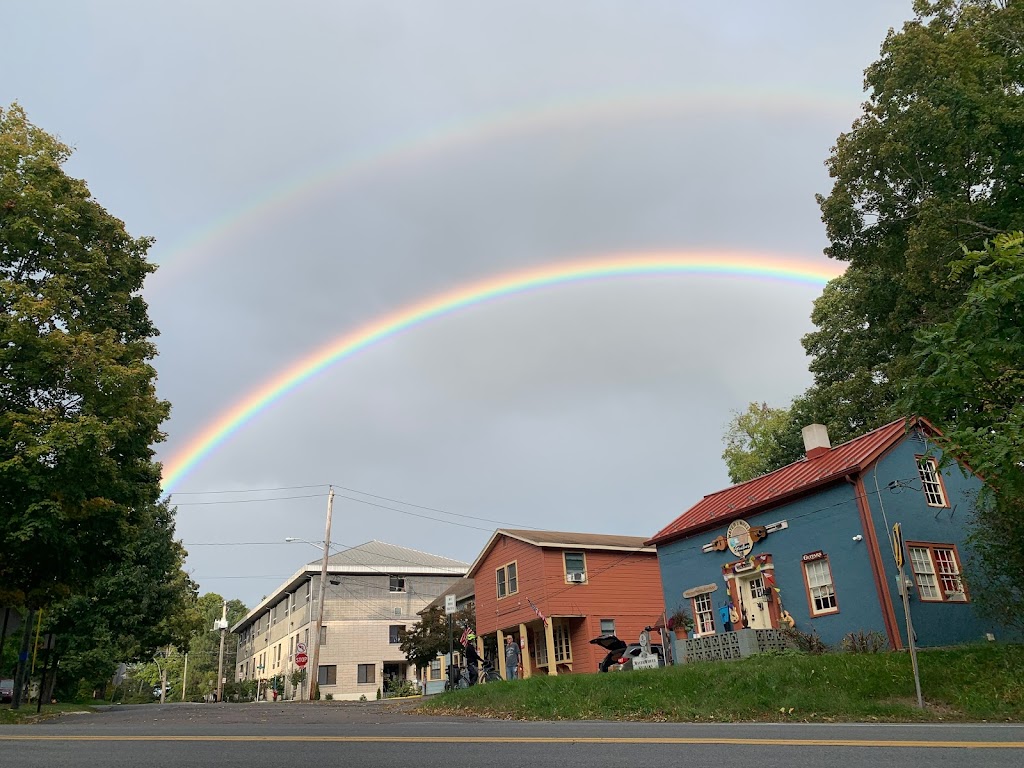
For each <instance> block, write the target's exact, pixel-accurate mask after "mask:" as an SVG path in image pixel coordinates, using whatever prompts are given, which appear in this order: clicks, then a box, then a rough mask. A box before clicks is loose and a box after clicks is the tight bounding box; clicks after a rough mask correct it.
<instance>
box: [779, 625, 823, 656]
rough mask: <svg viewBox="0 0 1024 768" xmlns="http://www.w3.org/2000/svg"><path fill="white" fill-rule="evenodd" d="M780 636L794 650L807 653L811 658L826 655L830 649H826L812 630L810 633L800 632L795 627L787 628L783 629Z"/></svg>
mask: <svg viewBox="0 0 1024 768" xmlns="http://www.w3.org/2000/svg"><path fill="white" fill-rule="evenodd" d="M782 634H783V635H785V637H786V640H787V641H788V642H789V644H790V645H791V646H793V647H794V648H796V649H797V650H798V651H803V652H804V653H809V654H811V655H812V656H820V655H821V654H823V653H828V652H829V651H830V650H831V649H830V648H829V647H828V644H826V643H825V642H824V641H823V640H822V639H821V638H820V637H818V633H817V632H815V631H814V630H811V631H810V632H801V631H800V630H799V629H796V628H795V627H789V628H788V629H783V630H782Z"/></svg>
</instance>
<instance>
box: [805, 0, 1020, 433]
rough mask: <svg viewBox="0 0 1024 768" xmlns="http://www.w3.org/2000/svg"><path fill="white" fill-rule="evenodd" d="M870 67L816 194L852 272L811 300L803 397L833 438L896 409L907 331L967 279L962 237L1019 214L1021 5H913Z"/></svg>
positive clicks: (957, 295)
mask: <svg viewBox="0 0 1024 768" xmlns="http://www.w3.org/2000/svg"><path fill="white" fill-rule="evenodd" d="M914 9H915V12H916V14H917V16H916V18H915V19H914V20H912V21H910V22H908V23H907V24H905V25H904V27H903V29H902V30H900V31H898V32H890V34H889V36H888V37H887V38H886V40H885V42H884V44H883V45H882V52H881V58H880V59H879V60H878V61H877V62H875V63H874V64H872V65H871V66H870V67H869V68H868V69H867V71H866V73H865V87H866V89H867V90H868V93H869V97H868V100H867V102H866V103H865V105H864V113H863V115H862V116H861V117H860V118H859V119H858V120H857V121H856V122H855V123H854V125H853V127H852V129H851V130H850V131H849V132H847V133H845V134H843V135H842V136H840V137H839V139H838V141H837V142H836V146H835V147H834V149H833V152H832V155H831V157H830V158H829V160H828V162H827V166H828V169H829V173H830V175H831V176H832V178H833V180H834V183H833V188H832V192H831V193H830V194H829V195H828V196H827V197H821V196H819V198H818V199H819V204H820V205H821V211H822V219H823V220H824V222H825V226H826V228H827V231H828V237H829V240H830V243H831V244H830V246H829V248H828V249H827V251H826V253H827V254H828V255H829V256H831V257H832V258H835V259H839V260H840V261H845V262H847V263H848V264H849V265H850V266H849V267H848V269H847V272H846V274H845V275H844V276H843V277H842V278H839V280H837V281H835V283H834V284H833V285H832V286H830V288H829V290H826V291H825V293H824V294H823V296H822V297H821V299H819V300H818V302H817V304H816V307H815V314H814V318H813V319H814V322H815V324H816V325H817V326H818V329H819V330H817V331H816V332H814V333H811V334H809V335H808V336H807V337H806V338H805V340H804V346H805V347H806V349H807V352H808V354H810V355H811V356H812V363H811V371H812V372H813V373H814V375H815V389H816V390H817V392H816V393H813V395H812V396H811V400H812V401H813V402H814V408H816V409H817V410H819V411H820V414H821V416H822V417H823V419H822V420H823V421H824V422H825V423H826V424H827V425H828V426H829V427H830V431H834V436H835V439H836V440H840V441H841V440H845V439H848V438H849V437H852V436H854V435H855V434H858V433H860V432H863V431H864V430H865V429H870V428H873V427H876V426H879V425H881V424H883V423H886V422H887V421H890V420H891V419H893V418H896V417H897V416H899V415H901V414H897V413H896V404H897V402H898V401H899V399H900V396H901V393H902V385H903V383H904V382H905V380H906V377H907V376H908V375H909V374H910V373H911V371H912V370H913V363H912V362H911V351H912V345H913V338H914V337H913V332H914V331H915V330H916V329H919V328H922V327H925V326H928V325H931V324H933V323H935V322H938V321H941V320H943V319H945V318H946V317H948V316H949V314H950V312H952V311H953V310H954V309H955V308H956V307H957V305H958V304H959V303H960V300H961V299H962V297H963V295H964V292H965V291H966V289H967V287H968V284H969V280H967V279H964V278H965V276H964V275H962V274H959V273H955V272H951V271H950V269H949V265H950V263H951V262H952V261H954V260H956V259H958V258H959V257H960V255H961V253H962V251H961V247H962V246H964V245H966V246H968V247H971V248H979V247H981V245H982V243H983V241H984V240H985V239H986V238H988V237H991V236H993V235H994V234H996V233H998V232H1001V231H1004V230H1007V229H1013V228H1018V227H1021V226H1024V197H1022V196H1021V194H1020V185H1021V183H1022V180H1024V153H1022V152H1020V151H1019V148H1020V147H1021V146H1022V145H1024V99H1021V96H1020V94H1021V91H1022V88H1024V46H1022V40H1024V37H1022V30H1024V5H1022V4H1021V3H999V2H993V1H991V0H941V1H940V2H925V0H917V2H915V4H914Z"/></svg>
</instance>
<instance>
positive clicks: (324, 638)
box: [320, 624, 327, 645]
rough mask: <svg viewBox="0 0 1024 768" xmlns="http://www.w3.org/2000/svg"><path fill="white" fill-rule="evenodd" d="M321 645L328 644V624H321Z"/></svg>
mask: <svg viewBox="0 0 1024 768" xmlns="http://www.w3.org/2000/svg"><path fill="white" fill-rule="evenodd" d="M320 645H327V625H326V624H321V625H320Z"/></svg>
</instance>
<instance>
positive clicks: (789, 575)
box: [647, 418, 1000, 648]
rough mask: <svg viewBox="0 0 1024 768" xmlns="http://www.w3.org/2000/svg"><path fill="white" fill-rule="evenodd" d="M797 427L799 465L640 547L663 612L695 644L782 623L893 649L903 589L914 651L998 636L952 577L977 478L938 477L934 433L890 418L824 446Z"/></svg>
mask: <svg viewBox="0 0 1024 768" xmlns="http://www.w3.org/2000/svg"><path fill="white" fill-rule="evenodd" d="M803 432H804V445H805V448H806V452H807V453H806V457H805V458H804V459H803V460H801V461H798V462H795V463H794V464H790V465H789V466H787V467H783V468H782V469H779V470H776V471H775V472H771V473H769V474H767V475H764V476H762V477H758V478H756V479H754V480H750V481H748V482H745V483H741V484H739V485H734V486H732V487H730V488H726V489H725V490H722V491H718V492H717V493H712V494H710V495H708V496H705V497H704V498H703V499H702V500H701V501H700V502H698V503H697V504H695V505H694V506H693V507H691V508H690V509H688V510H687V511H686V512H684V513H683V514H682V515H680V516H679V517H678V518H676V519H675V520H673V521H672V522H671V523H669V524H668V525H667V526H665V527H664V528H663V529H662V530H661V531H659V532H658V533H657V534H656V535H655V536H654V537H652V538H651V540H650V541H649V542H647V543H648V544H654V545H655V546H656V548H657V552H658V563H659V566H660V569H661V581H662V587H663V590H664V593H665V606H666V608H667V610H668V613H669V614H670V615H671V614H672V613H673V610H674V609H675V608H676V607H682V608H684V609H686V610H687V611H688V612H689V613H690V615H691V616H692V617H693V619H694V632H695V633H696V634H698V635H706V634H710V633H719V632H723V631H729V630H736V629H742V628H748V627H749V628H754V629H763V628H780V627H785V626H787V625H792V624H794V623H795V626H796V627H797V628H798V629H800V630H802V631H804V632H811V631H814V632H816V633H817V634H818V636H819V637H820V638H821V639H822V640H824V641H825V642H826V643H829V644H838V643H839V642H840V641H841V640H842V638H843V637H844V636H845V635H846V634H847V633H849V632H855V631H860V630H863V631H877V632H881V633H882V634H884V635H885V636H886V637H887V638H888V640H889V644H890V645H891V646H892V647H893V648H902V647H904V645H905V644H906V638H907V634H906V621H905V618H904V616H905V614H904V610H903V598H902V592H901V591H900V590H901V589H904V588H905V589H907V590H908V596H909V598H910V613H911V620H912V624H913V628H914V630H915V632H916V634H917V643H918V645H921V646H940V645H950V644H955V643H963V642H969V641H974V640H983V639H985V637H986V635H987V634H988V633H993V634H995V635H996V636H998V635H999V633H1000V629H999V628H998V627H996V626H994V625H993V624H992V623H990V622H988V621H986V620H985V619H983V618H981V617H980V616H979V615H978V613H977V611H976V610H975V605H974V603H973V601H972V599H971V594H970V588H969V581H970V580H969V578H968V579H966V582H967V583H965V578H964V564H965V562H967V561H968V554H969V552H968V545H967V543H966V540H967V535H968V533H969V528H970V526H969V523H970V519H971V516H972V499H973V497H974V494H975V493H976V492H977V491H978V489H979V487H980V481H979V480H978V479H977V478H975V477H973V476H971V475H968V476H965V475H964V474H963V473H962V472H961V471H960V470H959V469H958V468H956V467H951V468H947V469H944V470H941V471H940V468H939V464H940V462H941V454H940V453H939V452H938V450H937V449H936V447H935V445H934V444H933V443H932V442H931V441H930V439H929V438H930V436H932V435H934V434H936V431H935V428H934V427H932V425H931V424H929V423H928V422H927V421H926V420H924V419H920V418H914V419H910V420H906V419H900V420H899V421H894V422H893V423H891V424H887V425H886V426H884V427H880V428H879V429H876V430H874V431H872V432H868V433H867V434H865V435H862V436H861V437H858V438H856V439H854V440H851V441H849V442H847V443H844V444H842V445H838V446H836V447H834V448H833V447H832V446H831V445H830V444H829V440H828V434H827V432H826V429H825V427H823V426H822V425H820V424H814V425H811V426H809V427H806V428H805V429H804V431H803ZM895 523H899V524H900V525H901V527H902V535H903V541H904V548H903V552H904V559H905V564H904V569H903V573H904V576H903V583H902V584H901V583H900V578H899V576H898V571H897V566H896V562H895V555H894V552H893V548H892V544H891V538H890V537H891V531H892V529H893V525H894V524H895ZM968 576H969V574H968Z"/></svg>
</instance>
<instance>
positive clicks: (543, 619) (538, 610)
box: [526, 598, 548, 627]
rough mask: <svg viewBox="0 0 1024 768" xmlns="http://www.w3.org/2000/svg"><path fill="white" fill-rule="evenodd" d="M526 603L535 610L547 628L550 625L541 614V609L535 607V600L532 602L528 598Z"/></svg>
mask: <svg viewBox="0 0 1024 768" xmlns="http://www.w3.org/2000/svg"><path fill="white" fill-rule="evenodd" d="M526 602H528V603H529V604H530V607H531V608H533V612H534V613H536V614H537V615H538V616H539V617H540V620H541V622H543V624H544V626H545V627H546V626H547V625H548V620H547V619H546V618H544V614H543V613H541V612H540V608H538V607H537V606H536V605H534V604H533V600H530V598H526Z"/></svg>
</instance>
